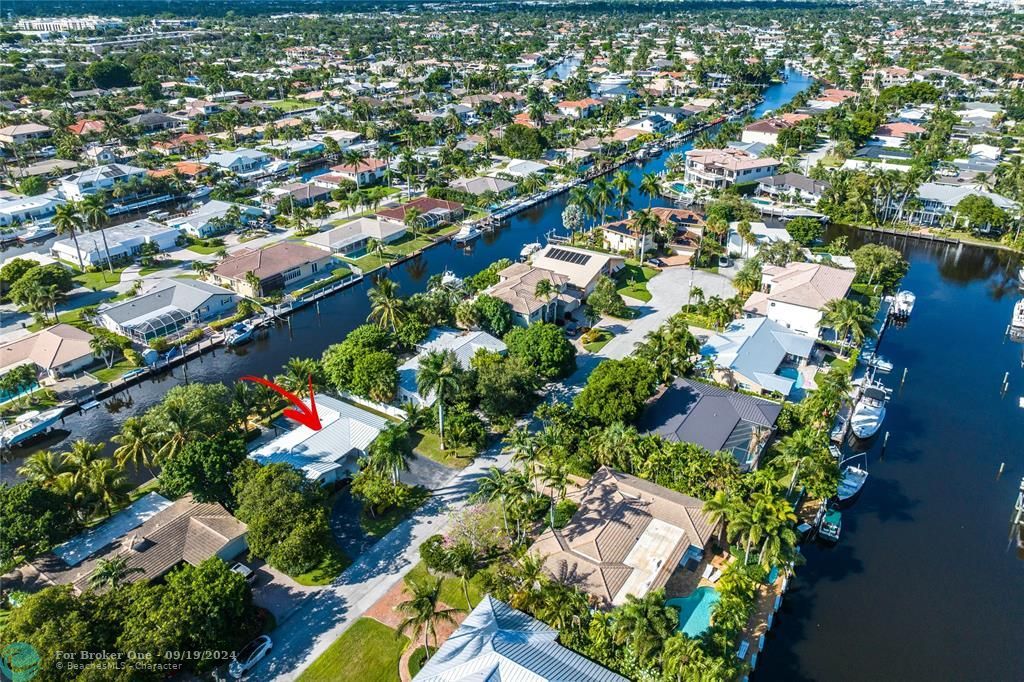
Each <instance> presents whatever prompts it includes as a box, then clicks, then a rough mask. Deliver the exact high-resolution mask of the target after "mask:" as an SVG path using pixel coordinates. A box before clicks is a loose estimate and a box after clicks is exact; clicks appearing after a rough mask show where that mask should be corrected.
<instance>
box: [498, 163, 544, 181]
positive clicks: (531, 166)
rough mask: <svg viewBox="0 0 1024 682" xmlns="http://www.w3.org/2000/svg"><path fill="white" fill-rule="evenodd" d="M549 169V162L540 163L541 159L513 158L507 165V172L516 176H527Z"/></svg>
mask: <svg viewBox="0 0 1024 682" xmlns="http://www.w3.org/2000/svg"><path fill="white" fill-rule="evenodd" d="M547 169H548V166H547V164H544V163H540V162H539V161H529V160H526V159H512V160H510V161H509V162H508V165H507V166H505V173H508V174H509V175H511V176H513V177H516V178H526V177H529V176H531V175H534V174H535V173H543V172H545V171H546V170H547Z"/></svg>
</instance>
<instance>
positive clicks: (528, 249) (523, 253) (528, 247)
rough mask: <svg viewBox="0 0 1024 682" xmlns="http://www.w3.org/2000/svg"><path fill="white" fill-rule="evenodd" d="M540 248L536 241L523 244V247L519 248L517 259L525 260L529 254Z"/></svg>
mask: <svg viewBox="0 0 1024 682" xmlns="http://www.w3.org/2000/svg"><path fill="white" fill-rule="evenodd" d="M540 250H541V245H540V244H539V243H538V242H531V243H529V244H524V245H523V248H522V249H520V250H519V259H520V260H526V259H527V258H529V257H530V256H532V255H533V254H535V253H537V252H538V251H540Z"/></svg>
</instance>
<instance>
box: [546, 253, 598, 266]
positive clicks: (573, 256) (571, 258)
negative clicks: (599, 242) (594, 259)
mask: <svg viewBox="0 0 1024 682" xmlns="http://www.w3.org/2000/svg"><path fill="white" fill-rule="evenodd" d="M547 257H548V258H553V259H555V260H560V261H565V262H566V263H572V264H573V265H586V264H587V263H588V262H589V261H590V256H589V255H588V254H585V253H577V252H576V251H566V250H565V249H551V250H550V251H548V253H547Z"/></svg>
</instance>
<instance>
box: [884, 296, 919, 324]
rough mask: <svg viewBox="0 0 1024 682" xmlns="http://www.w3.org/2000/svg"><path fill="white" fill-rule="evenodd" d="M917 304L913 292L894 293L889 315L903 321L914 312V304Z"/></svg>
mask: <svg viewBox="0 0 1024 682" xmlns="http://www.w3.org/2000/svg"><path fill="white" fill-rule="evenodd" d="M916 302H917V296H915V295H914V292H912V291H907V290H906V289H904V290H903V291H898V292H896V295H895V296H893V299H892V308H890V309H889V314H890V315H892V316H893V317H895V318H897V319H900V320H905V319H907V318H909V317H910V313H912V312H913V311H914V303H916Z"/></svg>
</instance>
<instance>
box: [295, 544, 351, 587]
mask: <svg viewBox="0 0 1024 682" xmlns="http://www.w3.org/2000/svg"><path fill="white" fill-rule="evenodd" d="M351 563H352V560H351V559H349V558H348V557H347V556H345V553H344V552H343V551H341V548H340V547H338V546H337V545H336V544H334V541H333V539H332V541H331V547H330V552H329V553H328V556H327V558H326V559H324V560H323V561H322V562H321V563H320V565H319V566H317V567H316V568H314V569H313V570H311V571H307V572H306V573H302V574H300V575H293V576H292V578H293V579H294V580H295V582H297V583H298V584H300V585H305V586H307V587H319V586H321V585H330V584H331V581H332V580H334V579H335V578H337V577H338V576H339V575H341V572H342V571H344V570H345V569H346V568H348V566H349V564H351Z"/></svg>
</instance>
